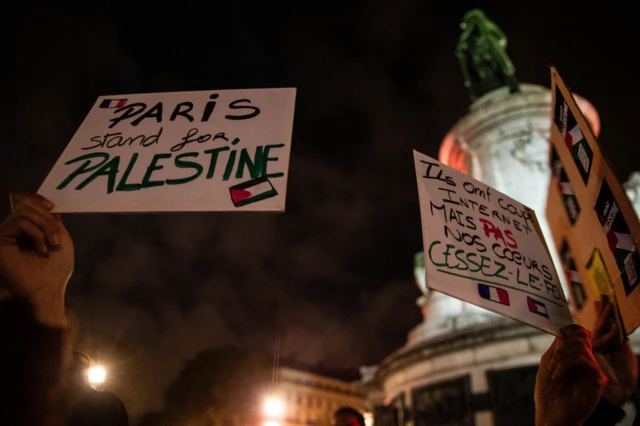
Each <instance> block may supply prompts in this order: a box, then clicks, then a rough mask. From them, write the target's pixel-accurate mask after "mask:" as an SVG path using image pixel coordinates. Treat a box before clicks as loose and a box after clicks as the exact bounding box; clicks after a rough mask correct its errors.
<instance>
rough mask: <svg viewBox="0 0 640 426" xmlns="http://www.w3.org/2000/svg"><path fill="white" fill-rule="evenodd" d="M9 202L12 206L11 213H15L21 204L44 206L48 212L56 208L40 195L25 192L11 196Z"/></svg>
mask: <svg viewBox="0 0 640 426" xmlns="http://www.w3.org/2000/svg"><path fill="white" fill-rule="evenodd" d="M9 202H10V204H11V211H15V210H16V208H17V207H18V206H19V205H20V204H22V203H25V202H28V203H30V204H42V205H43V206H44V207H45V208H46V209H47V210H53V209H54V207H55V205H54V204H53V203H52V202H51V201H49V200H47V199H46V198H44V197H43V196H42V195H40V194H28V193H23V192H17V193H13V194H9Z"/></svg>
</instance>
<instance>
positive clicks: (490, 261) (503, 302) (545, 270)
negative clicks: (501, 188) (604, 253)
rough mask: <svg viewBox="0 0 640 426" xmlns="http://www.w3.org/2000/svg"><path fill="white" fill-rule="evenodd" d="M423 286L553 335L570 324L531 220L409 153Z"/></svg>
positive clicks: (509, 202) (524, 211)
mask: <svg viewBox="0 0 640 426" xmlns="http://www.w3.org/2000/svg"><path fill="white" fill-rule="evenodd" d="M414 160H415V168H416V176H417V180H418V194H419V197H420V212H421V218H422V234H423V240H424V252H425V270H426V282H427V286H428V287H429V288H431V289H433V290H437V291H440V292H442V293H445V294H448V295H449V296H453V297H455V298H458V299H460V300H463V301H465V302H469V303H473V304H474V305H477V306H480V307H483V308H485V309H488V310H490V311H493V312H496V313H498V314H502V315H505V316H507V317H510V318H513V319H515V320H518V321H521V322H523V323H526V324H529V325H531V326H533V327H536V328H538V329H540V330H544V331H546V332H549V333H552V334H556V335H558V334H559V333H560V331H559V330H560V329H561V328H562V327H563V326H565V325H569V324H572V323H573V320H572V318H571V313H570V312H569V307H568V305H567V301H566V298H565V295H564V293H563V291H562V287H561V285H560V280H559V279H558V275H557V273H556V270H555V268H554V266H553V262H552V260H551V256H550V254H549V250H548V249H547V246H546V244H545V243H544V238H543V236H542V232H541V231H540V227H539V225H538V221H537V219H536V216H535V213H534V212H533V211H532V210H531V209H529V208H528V207H526V206H524V205H522V204H521V203H519V202H517V201H515V200H513V199H512V198H510V197H508V196H506V195H504V194H502V193H501V192H498V191H497V190H495V189H493V188H491V187H490V186H487V185H485V184H484V183H482V182H480V181H477V180H475V179H473V178H471V177H469V176H467V175H465V174H463V173H460V172H458V171H457V170H454V169H453V168H451V167H448V166H446V165H444V164H442V163H440V162H438V161H436V160H434V159H432V158H430V157H427V156H426V155H423V154H420V153H419V152H416V151H414Z"/></svg>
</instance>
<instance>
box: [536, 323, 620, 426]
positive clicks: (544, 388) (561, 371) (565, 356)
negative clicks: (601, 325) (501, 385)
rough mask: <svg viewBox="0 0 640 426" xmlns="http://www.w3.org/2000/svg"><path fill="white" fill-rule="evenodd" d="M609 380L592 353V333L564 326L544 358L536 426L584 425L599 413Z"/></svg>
mask: <svg viewBox="0 0 640 426" xmlns="http://www.w3.org/2000/svg"><path fill="white" fill-rule="evenodd" d="M606 383H607V378H606V377H605V376H604V374H602V371H601V370H600V368H599V367H598V363H597V362H596V360H595V359H594V357H593V353H592V351H591V334H590V333H589V332H588V331H587V330H585V329H584V328H582V327H580V326H578V325H571V326H568V327H564V328H563V329H562V330H561V336H560V337H556V339H555V340H554V341H553V343H552V344H551V347H550V348H549V349H548V350H547V351H546V352H545V353H544V355H542V359H541V360H540V366H539V367H538V374H537V376H536V387H535V392H534V398H535V403H536V426H580V425H582V424H583V423H584V422H585V420H586V419H587V418H588V417H589V416H590V415H591V413H593V411H594V410H595V408H596V406H597V404H598V401H599V400H600V397H601V396H602V392H603V390H604V387H605V385H606Z"/></svg>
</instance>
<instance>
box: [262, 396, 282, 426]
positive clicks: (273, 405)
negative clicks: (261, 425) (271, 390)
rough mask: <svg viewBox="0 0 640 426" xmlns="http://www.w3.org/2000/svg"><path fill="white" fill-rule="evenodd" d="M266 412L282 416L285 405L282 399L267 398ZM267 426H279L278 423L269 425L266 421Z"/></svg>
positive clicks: (271, 415)
mask: <svg viewBox="0 0 640 426" xmlns="http://www.w3.org/2000/svg"><path fill="white" fill-rule="evenodd" d="M264 414H266V415H267V416H269V417H280V416H282V414H284V406H283V405H282V401H280V400H279V399H278V398H273V397H271V398H267V399H266V400H265V401H264ZM265 426H279V425H277V424H273V425H267V424H266V423H265Z"/></svg>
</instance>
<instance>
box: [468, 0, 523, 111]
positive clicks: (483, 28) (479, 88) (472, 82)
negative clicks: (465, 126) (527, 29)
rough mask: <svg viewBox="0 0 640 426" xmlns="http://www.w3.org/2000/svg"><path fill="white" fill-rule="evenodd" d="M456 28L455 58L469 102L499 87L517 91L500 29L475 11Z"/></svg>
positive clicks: (478, 11) (505, 42) (504, 40)
mask: <svg viewBox="0 0 640 426" xmlns="http://www.w3.org/2000/svg"><path fill="white" fill-rule="evenodd" d="M460 27H461V28H462V34H461V35H460V40H459V41H458V46H457V47H456V56H457V57H458V60H459V61H460V66H461V68H462V75H463V76H464V80H465V81H464V85H465V86H466V87H467V88H468V89H469V97H470V98H471V100H472V101H473V100H475V99H476V98H479V97H480V96H482V95H484V94H485V93H488V92H490V91H492V90H494V89H497V88H499V87H502V86H510V87H511V90H512V91H517V90H518V81H517V80H516V78H515V68H514V66H513V63H512V62H511V59H509V56H508V55H507V53H506V49H507V37H506V36H505V35H504V33H503V32H502V31H501V30H500V28H498V26H497V25H496V24H494V23H493V22H492V21H490V20H489V19H488V18H487V17H486V16H485V14H484V13H483V12H482V11H481V10H479V9H474V10H472V11H470V12H468V13H467V14H466V15H465V16H464V20H463V22H462V24H460Z"/></svg>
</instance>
